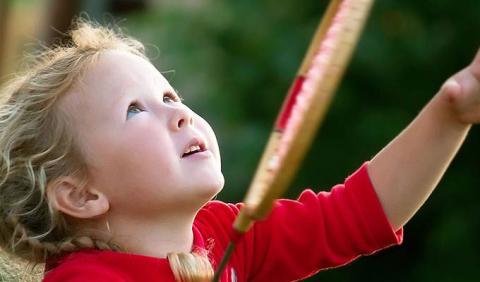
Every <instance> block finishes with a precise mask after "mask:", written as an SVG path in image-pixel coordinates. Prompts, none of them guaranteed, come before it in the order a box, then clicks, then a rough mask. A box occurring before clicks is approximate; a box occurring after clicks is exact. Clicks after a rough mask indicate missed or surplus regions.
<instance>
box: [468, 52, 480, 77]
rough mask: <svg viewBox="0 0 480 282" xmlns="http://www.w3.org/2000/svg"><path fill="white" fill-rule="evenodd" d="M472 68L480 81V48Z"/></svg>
mask: <svg viewBox="0 0 480 282" xmlns="http://www.w3.org/2000/svg"><path fill="white" fill-rule="evenodd" d="M470 70H471V72H472V74H473V75H474V76H475V78H477V80H479V81H480V49H479V50H478V51H477V54H476V55H475V58H474V59H473V61H472V64H471V65H470Z"/></svg>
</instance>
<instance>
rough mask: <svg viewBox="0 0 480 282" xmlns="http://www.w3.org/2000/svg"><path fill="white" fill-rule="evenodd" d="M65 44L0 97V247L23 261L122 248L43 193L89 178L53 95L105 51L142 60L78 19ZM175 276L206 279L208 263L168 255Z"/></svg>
mask: <svg viewBox="0 0 480 282" xmlns="http://www.w3.org/2000/svg"><path fill="white" fill-rule="evenodd" d="M70 37H71V43H69V45H66V46H57V47H54V48H51V49H48V50H46V51H44V52H42V53H41V54H40V55H39V56H36V60H35V61H34V63H33V64H32V66H31V67H30V68H29V69H28V71H27V72H25V73H24V74H23V75H20V76H18V77H17V78H15V79H13V80H12V81H10V82H9V83H7V84H6V85H7V86H6V87H5V88H4V89H3V90H2V92H1V96H0V101H1V104H0V153H1V161H0V247H1V248H2V249H4V250H5V251H7V252H9V253H11V254H14V255H16V256H19V257H21V258H23V259H26V260H28V261H30V262H34V263H39V262H44V261H45V260H46V259H47V258H48V257H49V256H51V255H56V254H60V253H64V252H72V251H75V250H78V249H82V248H98V249H109V250H121V248H120V247H119V246H116V245H115V244H113V243H112V242H105V241H102V240H99V239H97V238H93V237H92V236H85V235H82V236H79V235H78V234H76V233H75V232H74V230H73V228H71V227H69V225H68V222H67V220H66V217H65V215H64V214H62V213H60V212H59V211H57V210H55V209H54V208H53V207H52V205H50V203H49V200H48V198H47V197H46V187H47V186H48V185H49V184H51V183H53V182H54V181H56V180H58V179H59V178H60V177H62V176H66V175H71V176H75V177H78V178H79V179H81V180H82V182H81V183H83V185H85V184H86V183H87V181H88V174H87V167H86V162H85V159H84V156H85V154H84V152H82V150H81V147H80V146H79V144H77V143H76V141H75V140H77V139H76V136H75V132H74V131H73V130H72V128H73V127H72V121H71V117H70V116H69V115H68V113H66V112H65V111H64V110H62V108H61V107H59V103H58V101H59V99H60V98H61V97H62V95H63V94H65V93H66V92H67V91H68V90H69V89H70V88H71V87H72V85H73V84H74V83H75V82H76V81H77V80H78V79H79V77H81V75H82V73H83V72H84V71H85V70H86V69H87V67H88V66H90V65H92V64H94V63H95V61H96V60H97V58H98V56H99V55H100V54H101V53H102V52H104V51H106V50H112V49H114V50H123V51H126V52H129V53H132V54H135V55H137V56H140V57H142V58H145V59H147V58H146V56H145V50H144V46H143V45H142V44H141V43H140V42H138V41H137V40H135V39H133V38H130V37H127V36H124V35H122V33H121V32H119V31H117V30H114V29H112V28H107V27H103V26H100V25H98V24H93V23H91V22H89V21H87V20H83V19H79V20H77V21H76V22H75V28H74V29H73V30H72V31H71V33H70ZM168 258H169V262H170V265H171V267H172V270H173V272H174V274H175V277H176V279H177V280H178V281H207V280H210V279H211V278H212V276H213V269H212V266H211V264H210V262H209V261H208V258H207V256H206V255H205V254H201V253H192V254H177V253H171V254H169V255H168Z"/></svg>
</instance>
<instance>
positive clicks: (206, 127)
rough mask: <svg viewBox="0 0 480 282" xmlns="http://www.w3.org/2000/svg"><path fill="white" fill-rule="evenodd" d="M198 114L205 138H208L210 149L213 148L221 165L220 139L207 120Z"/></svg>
mask: <svg viewBox="0 0 480 282" xmlns="http://www.w3.org/2000/svg"><path fill="white" fill-rule="evenodd" d="M196 116H197V120H198V125H199V127H200V128H201V130H202V133H203V134H204V135H205V138H207V140H208V144H209V147H210V150H212V152H213V154H214V155H215V158H216V160H217V162H218V164H219V165H220V164H221V158H220V149H219V147H218V141H217V137H216V136H215V132H214V131H213V129H212V127H211V126H210V124H209V123H208V122H207V121H206V120H204V119H203V118H202V117H200V116H199V115H196Z"/></svg>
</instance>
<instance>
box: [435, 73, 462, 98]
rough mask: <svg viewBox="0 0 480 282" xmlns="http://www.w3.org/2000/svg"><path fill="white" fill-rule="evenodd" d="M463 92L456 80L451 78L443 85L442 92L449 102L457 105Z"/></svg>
mask: <svg viewBox="0 0 480 282" xmlns="http://www.w3.org/2000/svg"><path fill="white" fill-rule="evenodd" d="M461 90H462V88H461V86H460V84H459V83H458V82H457V81H456V80H455V79H454V78H450V79H448V80H447V81H446V82H445V83H444V84H443V86H442V88H441V89H440V92H442V93H443V95H444V96H445V97H446V99H447V101H448V102H450V103H455V102H457V101H458V99H459V98H460V95H461V92H462V91H461Z"/></svg>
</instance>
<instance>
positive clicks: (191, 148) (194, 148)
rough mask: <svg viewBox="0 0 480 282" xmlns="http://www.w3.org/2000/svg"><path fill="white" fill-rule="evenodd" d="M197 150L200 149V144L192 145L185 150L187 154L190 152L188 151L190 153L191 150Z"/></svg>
mask: <svg viewBox="0 0 480 282" xmlns="http://www.w3.org/2000/svg"><path fill="white" fill-rule="evenodd" d="M197 150H200V146H198V145H192V146H190V148H188V149H187V150H186V151H185V154H188V153H190V152H193V151H197Z"/></svg>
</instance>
